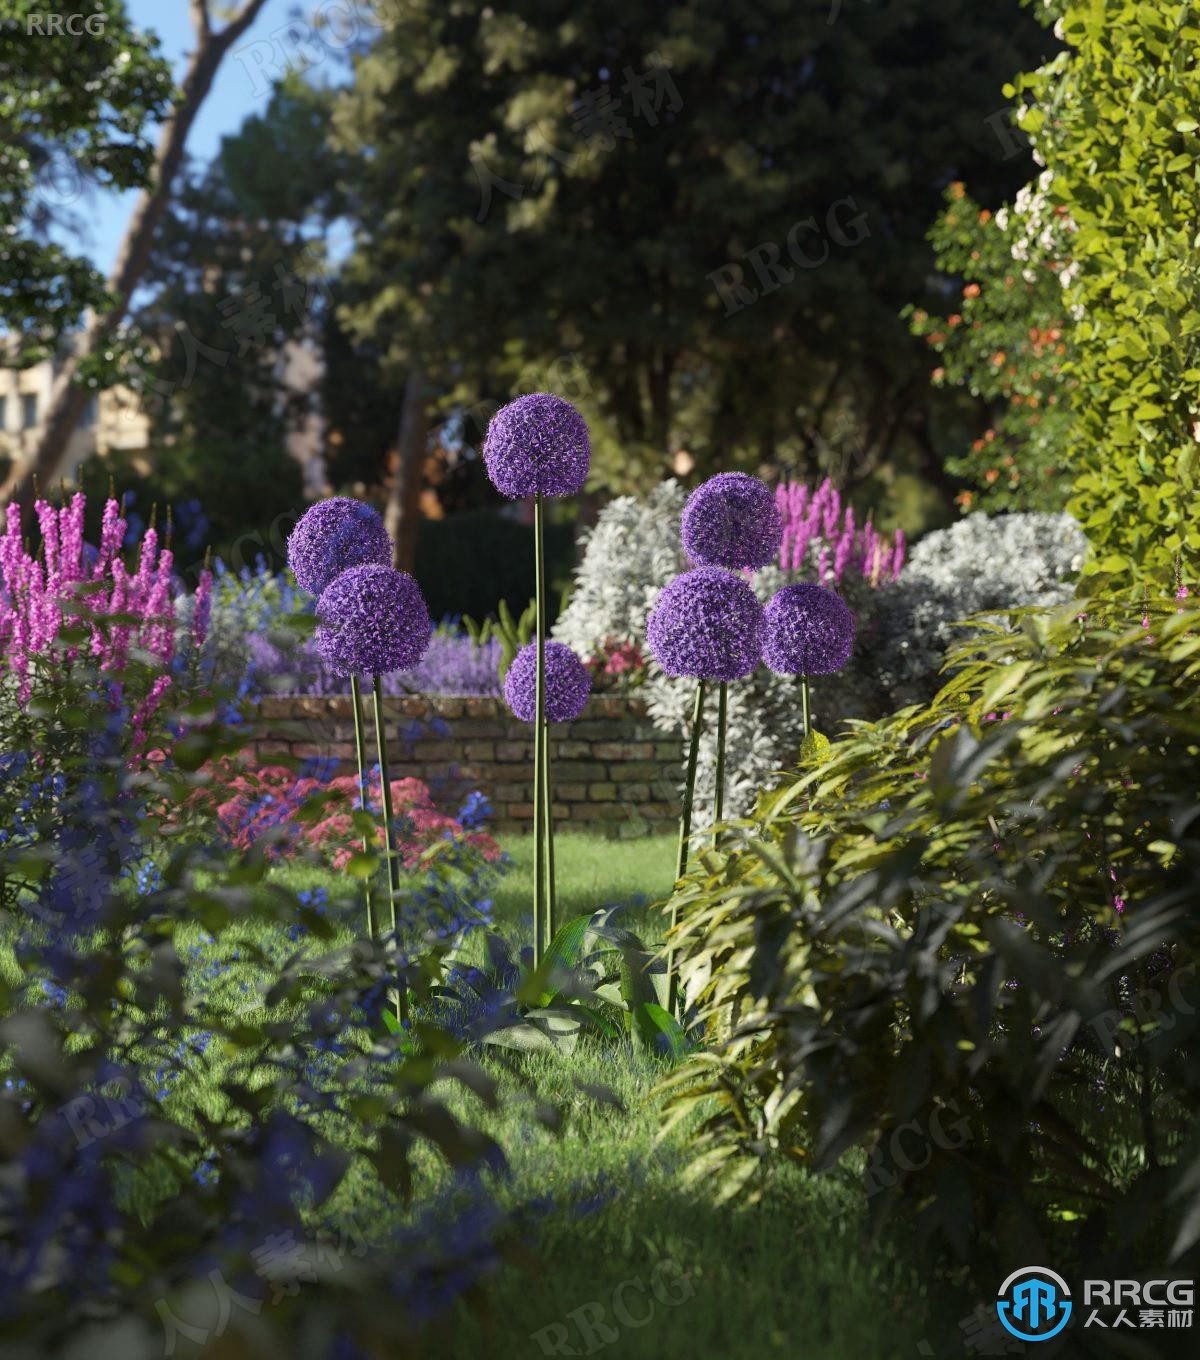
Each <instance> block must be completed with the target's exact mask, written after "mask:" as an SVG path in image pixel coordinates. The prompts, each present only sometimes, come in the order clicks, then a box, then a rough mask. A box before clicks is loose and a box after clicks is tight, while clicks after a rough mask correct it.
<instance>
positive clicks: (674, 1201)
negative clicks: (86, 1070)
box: [140, 834, 965, 1360]
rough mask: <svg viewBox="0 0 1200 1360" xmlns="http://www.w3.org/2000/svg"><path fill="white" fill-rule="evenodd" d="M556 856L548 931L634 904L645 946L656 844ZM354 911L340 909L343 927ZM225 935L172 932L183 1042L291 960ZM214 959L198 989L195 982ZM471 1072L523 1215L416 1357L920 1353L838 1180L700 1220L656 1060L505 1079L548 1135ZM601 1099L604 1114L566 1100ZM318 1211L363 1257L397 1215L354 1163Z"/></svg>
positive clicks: (894, 1253)
mask: <svg viewBox="0 0 1200 1360" xmlns="http://www.w3.org/2000/svg"><path fill="white" fill-rule="evenodd" d="M504 848H505V850H506V851H507V852H508V854H509V856H510V857H511V862H510V864H509V866H508V868H507V871H506V872H505V874H504V876H503V877H502V878H501V880H500V882H499V884H498V886H497V890H496V892H495V895H494V903H495V919H496V923H497V925H498V926H499V927H500V928H501V929H502V930H503V931H504V933H505V934H507V935H509V936H510V937H511V938H514V939H517V940H521V941H522V942H523V941H524V939H525V937H526V936H527V933H528V921H529V917H530V906H529V897H530V891H531V879H532V870H531V858H532V856H531V848H532V847H531V842H530V838H528V837H525V838H509V839H507V840H506V841H505V842H504ZM557 849H558V871H559V873H558V877H559V919H560V920H567V919H569V918H570V917H571V916H574V915H576V914H578V913H580V912H584V911H590V910H594V909H595V908H597V907H600V906H606V905H613V904H617V903H623V902H631V901H632V902H635V903H637V904H640V905H639V906H637V907H636V908H635V911H636V912H637V913H638V914H640V915H641V916H642V918H643V921H644V925H645V927H646V929H645V934H646V935H647V936H648V937H651V936H656V935H657V933H658V932H657V929H656V922H657V917H656V914H655V911H654V908H653V903H654V902H655V900H656V899H657V900H661V898H662V897H663V896H664V895H665V894H666V892H667V891H668V890H669V888H670V884H671V879H672V862H673V857H674V843H673V839H672V838H671V837H654V838H648V839H646V840H644V841H638V842H611V841H605V840H601V839H599V838H597V837H589V836H579V835H575V836H573V835H569V834H567V835H562V836H560V838H559V840H558V843H557ZM272 880H275V881H278V882H280V883H286V884H287V885H288V886H289V887H291V888H302V887H308V888H311V887H317V886H324V887H325V888H326V889H327V890H328V891H329V894H330V897H331V899H332V900H333V901H334V903H335V904H336V903H338V902H339V901H340V902H342V903H343V904H344V903H345V902H346V898H347V890H348V888H350V887H351V884H350V883H349V881H348V880H347V879H346V878H345V876H343V875H337V874H332V873H322V872H320V871H318V870H314V869H312V868H300V867H289V866H283V867H279V868H275V869H272V870H271V871H270V874H269V876H268V882H267V885H266V889H265V890H267V891H269V889H270V882H271V881H272ZM346 909H347V908H346V907H345V906H343V907H342V908H341V910H343V911H344V910H346ZM356 909H357V908H356V907H355V906H354V905H353V899H351V905H350V907H349V910H350V911H352V912H353V911H354V910H356ZM333 910H334V911H335V913H336V912H337V911H338V908H337V906H336V905H335V907H334V908H333ZM351 924H352V919H351V920H345V919H343V921H342V923H341V925H340V926H339V930H338V941H339V942H342V943H348V942H349V940H350V939H351V938H352V931H351V930H350V925H351ZM240 929H242V930H243V932H244V933H243V935H242V939H241V942H240V943H239V941H238V940H237V939H235V938H233V935H232V934H231V935H225V934H222V935H221V936H219V937H218V939H217V940H216V941H215V942H213V941H211V940H210V939H209V937H207V936H206V935H205V934H204V932H203V931H202V930H201V928H200V927H199V925H192V924H191V923H187V924H184V925H182V926H181V927H180V928H179V930H178V931H177V934H176V946H177V948H178V950H179V952H180V954H181V956H183V957H184V958H185V961H186V962H187V965H188V968H189V973H190V974H191V975H192V976H191V977H190V979H189V988H191V987H192V986H195V987H196V988H197V989H203V991H204V999H203V1001H202V1003H201V1006H200V1008H199V1011H198V1015H197V1022H198V1024H200V1025H202V1024H203V1010H204V1008H205V1007H218V1006H219V1007H229V1008H235V1009H238V1010H244V1009H246V1008H254V1007H256V1006H257V1005H258V1004H260V1003H259V1000H258V997H259V991H260V988H261V986H262V984H263V983H264V981H266V980H267V979H268V978H269V976H270V967H271V961H272V960H274V961H275V962H276V963H277V962H278V961H280V960H282V958H283V957H285V956H286V955H287V954H288V953H290V952H292V951H293V950H294V949H295V948H296V945H295V944H294V943H293V942H292V941H290V940H289V939H288V938H287V934H286V930H285V928H284V927H282V926H268V925H266V924H265V923H262V922H257V923H254V924H250V923H247V925H246V926H245V927H242V928H240ZM247 945H248V946H250V947H249V948H247V947H246V946H247ZM320 948H321V949H322V950H324V949H325V948H327V946H326V945H321V946H320ZM235 950H237V951H238V953H237V956H236V958H234V951H235ZM256 951H261V954H260V955H259V960H260V961H259V962H255V961H253V955H254V954H255V952H256ZM231 959H232V960H233V962H231V963H230V966H228V967H227V968H224V969H223V971H220V972H219V975H216V976H214V975H213V972H212V970H211V968H210V965H212V964H214V963H222V964H224V963H226V962H229V961H230V960H231ZM263 959H265V960H266V963H265V966H264V963H263V962H262V960H263ZM208 1061H209V1062H211V1063H220V1061H221V1058H220V1057H219V1056H216V1057H214V1056H213V1055H210V1057H209V1059H208ZM482 1061H483V1063H484V1064H485V1066H490V1067H491V1068H492V1069H493V1070H494V1071H496V1072H497V1073H499V1074H500V1075H501V1076H502V1085H503V1087H504V1090H505V1093H506V1095H507V1096H508V1097H509V1099H507V1100H505V1101H504V1102H503V1103H502V1104H501V1107H500V1109H499V1110H498V1111H496V1112H488V1111H483V1110H481V1109H480V1107H479V1106H478V1105H477V1104H475V1103H474V1102H473V1101H472V1100H471V1098H470V1097H467V1096H462V1097H461V1098H456V1100H455V1102H454V1103H455V1104H456V1105H458V1104H459V1103H460V1101H461V1106H462V1112H463V1113H464V1114H467V1115H469V1117H470V1118H471V1119H472V1120H473V1121H474V1122H475V1123H477V1124H479V1125H480V1126H481V1127H483V1128H485V1129H487V1130H488V1131H489V1132H491V1133H492V1134H493V1135H494V1136H495V1137H496V1139H497V1140H498V1142H499V1143H500V1145H501V1146H502V1147H503V1148H504V1150H505V1152H506V1154H507V1156H508V1160H509V1165H510V1171H509V1174H508V1176H507V1177H505V1178H503V1179H500V1180H499V1181H498V1182H497V1184H496V1186H495V1190H496V1194H497V1197H498V1199H499V1200H500V1202H501V1203H502V1204H504V1205H507V1206H509V1207H513V1208H517V1207H518V1206H528V1205H531V1204H532V1205H534V1206H535V1208H534V1210H533V1211H532V1212H531V1213H530V1214H529V1216H528V1219H527V1223H528V1226H527V1230H526V1233H525V1239H524V1241H523V1242H522V1243H521V1244H520V1247H519V1250H518V1251H517V1252H516V1254H515V1256H514V1259H513V1260H512V1261H511V1262H510V1263H509V1264H507V1265H505V1266H504V1267H503V1268H502V1269H501V1270H500V1271H499V1273H498V1274H497V1275H495V1276H494V1277H493V1278H491V1279H490V1280H489V1281H488V1282H487V1288H486V1291H485V1297H486V1300H487V1311H486V1313H485V1314H482V1315H481V1314H478V1313H475V1312H471V1311H469V1310H467V1309H466V1308H465V1307H463V1308H459V1309H457V1310H456V1311H455V1312H454V1313H453V1314H452V1315H451V1317H450V1318H449V1320H448V1321H447V1324H446V1327H447V1332H446V1334H445V1335H444V1336H442V1337H441V1338H440V1339H439V1340H438V1341H437V1343H436V1345H435V1346H434V1349H433V1350H432V1351H431V1354H433V1353H436V1354H449V1355H453V1356H464V1357H465V1356H471V1357H475V1356H478V1355H488V1356H495V1357H498V1358H499V1360H507V1357H513V1358H514V1360H516V1358H517V1357H522V1358H523V1357H530V1356H540V1355H543V1354H546V1355H550V1354H562V1355H570V1354H576V1355H584V1354H593V1353H599V1352H601V1351H607V1352H608V1353H609V1354H612V1355H614V1356H620V1357H623V1358H624V1357H628V1358H629V1360H640V1357H646V1360H649V1358H650V1357H656V1358H657V1360H662V1358H663V1357H675V1356H679V1357H683V1356H687V1357H689V1360H690V1357H692V1356H695V1355H697V1354H699V1355H701V1356H710V1355H711V1356H718V1355H719V1356H722V1357H729V1358H730V1360H757V1358H759V1357H762V1356H764V1355H773V1354H779V1355H794V1354H802V1355H803V1356H805V1357H806V1360H891V1357H896V1358H897V1360H901V1357H911V1356H914V1355H916V1354H918V1353H919V1352H918V1350H917V1346H918V1343H919V1342H920V1341H921V1340H922V1339H923V1338H924V1337H925V1336H926V1335H933V1333H932V1332H931V1329H930V1327H929V1325H928V1323H927V1322H926V1320H925V1319H926V1317H927V1313H928V1309H927V1306H926V1298H925V1291H924V1288H923V1286H922V1283H921V1281H920V1279H919V1278H918V1275H917V1270H916V1267H915V1265H914V1264H913V1262H914V1261H915V1255H914V1254H913V1253H910V1252H908V1251H907V1250H902V1249H901V1248H900V1247H898V1246H897V1244H896V1242H895V1241H894V1240H892V1241H890V1242H888V1243H886V1244H883V1245H871V1244H869V1243H868V1240H867V1235H866V1224H865V1214H864V1210H863V1203H862V1197H861V1194H860V1193H859V1192H858V1191H857V1190H856V1189H855V1188H854V1187H853V1186H852V1184H851V1181H850V1179H849V1177H848V1176H847V1177H845V1178H841V1177H839V1175H833V1176H828V1177H823V1178H817V1177H813V1176H810V1175H808V1174H806V1173H804V1172H803V1171H801V1170H799V1169H797V1168H795V1167H792V1166H781V1167H779V1168H777V1169H776V1170H774V1171H772V1172H771V1173H769V1174H768V1175H767V1176H766V1177H765V1178H764V1180H763V1182H762V1184H761V1185H760V1186H759V1187H758V1188H759V1192H760V1193H759V1198H758V1199H757V1201H756V1202H747V1203H738V1204H736V1205H718V1204H716V1203H715V1202H714V1198H713V1195H712V1193H711V1187H710V1186H709V1185H707V1184H706V1183H705V1182H704V1181H703V1180H700V1181H698V1182H691V1181H689V1180H688V1179H687V1178H686V1176H685V1169H686V1164H687V1158H686V1136H687V1132H686V1130H679V1131H676V1132H675V1133H673V1134H672V1135H671V1137H669V1138H667V1139H664V1140H660V1139H659V1138H658V1136H657V1134H658V1124H659V1103H658V1098H657V1096H656V1094H655V1086H656V1083H657V1082H658V1081H659V1080H660V1079H661V1078H662V1077H663V1075H664V1074H665V1073H666V1072H667V1071H668V1068H667V1067H666V1065H665V1062H664V1061H663V1060H659V1059H656V1058H654V1057H653V1056H649V1055H645V1054H639V1053H637V1052H634V1051H633V1050H632V1049H630V1048H628V1047H624V1046H614V1045H608V1046H604V1047H601V1046H600V1045H599V1044H596V1043H581V1045H580V1047H579V1048H578V1049H577V1050H576V1051H575V1053H573V1054H572V1055H570V1056H560V1055H542V1054H539V1055H531V1056H527V1057H525V1058H522V1059H518V1060H517V1061H518V1074H519V1076H521V1077H523V1078H524V1081H525V1082H526V1083H528V1084H529V1085H530V1086H531V1087H532V1090H533V1092H534V1093H535V1096H536V1098H537V1099H539V1100H540V1101H543V1102H547V1103H549V1104H551V1105H553V1106H555V1107H557V1108H558V1109H560V1110H561V1111H562V1112H563V1114H564V1116H565V1117H564V1121H563V1124H562V1127H561V1129H560V1130H558V1131H557V1132H552V1131H551V1130H549V1129H547V1128H546V1127H544V1125H543V1124H541V1123H539V1122H538V1121H537V1120H536V1119H534V1118H533V1117H532V1113H531V1110H530V1096H529V1094H528V1093H526V1092H525V1091H524V1090H523V1088H522V1083H521V1082H520V1081H519V1080H517V1079H516V1078H515V1077H513V1076H511V1075H509V1074H508V1072H507V1071H505V1070H504V1069H503V1068H502V1067H501V1066H500V1065H499V1064H498V1063H496V1062H495V1061H494V1060H493V1059H491V1058H489V1056H488V1054H487V1051H486V1050H485V1051H484V1053H483V1055H482ZM214 1070H217V1069H215V1068H204V1069H198V1072H197V1082H198V1083H199V1082H202V1081H205V1080H206V1081H208V1082H211V1081H212V1080H213V1072H214ZM600 1086H602V1087H605V1088H607V1089H608V1090H609V1091H611V1092H612V1093H613V1094H614V1095H615V1096H616V1098H617V1099H618V1100H619V1102H620V1104H621V1106H622V1107H623V1108H622V1109H617V1108H614V1107H613V1106H612V1105H611V1104H607V1103H603V1102H598V1101H597V1100H595V1099H594V1098H593V1096H592V1095H590V1094H587V1093H586V1092H585V1091H584V1090H583V1089H582V1088H584V1087H593V1088H594V1087H600ZM213 1094H214V1095H215V1092H214V1093H213ZM177 1098H178V1099H181V1100H190V1101H196V1102H198V1103H200V1104H204V1103H205V1100H206V1091H205V1089H203V1087H200V1088H199V1089H197V1088H193V1089H191V1090H187V1091H184V1090H180V1091H179V1092H178V1096H177ZM469 1101H470V1102H471V1103H470V1104H468V1102H469ZM417 1169H418V1171H419V1184H420V1187H421V1190H422V1191H423V1192H425V1193H428V1192H429V1191H431V1190H436V1189H437V1188H438V1186H439V1185H444V1184H445V1183H446V1173H445V1172H444V1170H442V1169H441V1167H440V1164H438V1163H436V1162H435V1161H434V1159H433V1156H432V1154H429V1153H426V1152H422V1155H421V1157H420V1158H419V1159H418V1166H417ZM140 1191H141V1192H142V1193H146V1194H153V1195H156V1196H157V1195H160V1194H169V1193H170V1188H169V1186H167V1185H165V1184H150V1183H148V1182H147V1183H146V1184H145V1185H144V1186H142V1187H140ZM328 1207H329V1210H330V1211H331V1212H332V1213H333V1214H334V1215H335V1216H336V1215H347V1214H348V1215H350V1216H352V1218H353V1220H354V1222H355V1223H356V1224H357V1225H359V1226H360V1228H361V1229H362V1230H363V1231H364V1233H365V1235H366V1236H367V1237H368V1238H369V1239H371V1238H373V1239H375V1241H376V1244H377V1245H376V1246H375V1250H381V1249H384V1248H383V1247H382V1245H381V1244H382V1241H383V1239H385V1238H386V1236H387V1233H388V1229H389V1227H390V1226H392V1225H395V1224H396V1223H397V1221H398V1219H400V1220H402V1219H403V1218H404V1216H405V1215H406V1212H407V1211H405V1210H404V1209H403V1208H401V1207H400V1206H398V1204H397V1203H396V1202H395V1201H394V1200H392V1199H390V1198H389V1197H388V1196H387V1195H386V1193H385V1192H384V1191H383V1190H382V1189H381V1188H380V1186H379V1183H378V1181H377V1180H376V1179H375V1177H374V1173H373V1172H372V1171H371V1170H370V1169H369V1167H368V1166H367V1164H366V1162H365V1159H363V1160H361V1161H358V1162H356V1163H355V1164H353V1165H352V1169H351V1172H350V1174H349V1175H348V1176H347V1178H346V1181H345V1182H344V1184H343V1186H342V1188H341V1189H340V1190H339V1192H338V1194H337V1196H336V1198H335V1201H334V1203H333V1204H332V1205H331V1206H328ZM964 1311H965V1310H964Z"/></svg>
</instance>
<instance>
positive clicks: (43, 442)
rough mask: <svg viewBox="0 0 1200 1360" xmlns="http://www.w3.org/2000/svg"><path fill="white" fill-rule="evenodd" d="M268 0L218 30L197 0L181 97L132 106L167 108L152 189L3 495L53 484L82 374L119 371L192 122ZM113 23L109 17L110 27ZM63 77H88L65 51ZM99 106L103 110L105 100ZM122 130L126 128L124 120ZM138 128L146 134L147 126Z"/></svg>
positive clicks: (81, 396)
mask: <svg viewBox="0 0 1200 1360" xmlns="http://www.w3.org/2000/svg"><path fill="white" fill-rule="evenodd" d="M265 3H266V0H244V2H243V4H242V5H241V7H240V8H239V9H237V10H236V11H235V12H234V14H233V17H232V18H231V19H230V20H229V21H228V23H226V24H225V25H224V27H223V28H221V29H219V30H217V29H214V28H213V27H212V20H211V15H210V12H209V5H208V0H189V7H190V10H191V15H192V24H193V27H194V29H195V34H196V46H195V49H194V51H193V52H192V54H191V56H190V57H189V58H188V64H187V69H186V71H185V72H184V76H183V81H182V83H181V85H180V87H179V90H178V92H177V93H176V95H175V97H174V99H173V100H172V101H171V103H170V104H169V105H166V106H164V105H162V104H161V103H160V102H155V103H154V105H153V107H151V105H150V102H149V99H148V97H147V95H142V96H141V97H140V98H138V99H135V100H133V101H132V102H128V103H127V104H126V118H127V120H130V119H132V118H133V117H135V116H136V115H137V113H138V112H139V110H141V111H143V112H144V113H145V115H146V116H149V115H151V114H153V115H155V116H158V115H160V114H161V127H160V131H159V138H158V145H157V148H156V150H155V152H154V158H153V163H152V165H151V166H149V167H148V173H147V167H146V166H145V165H144V164H143V163H142V162H141V160H140V154H141V148H140V144H139V147H138V151H139V158H138V161H137V164H138V167H139V171H140V173H139V174H138V176H137V178H136V179H134V180H133V181H131V182H133V183H139V182H140V183H144V184H145V188H144V189H143V192H142V194H141V197H140V198H139V199H138V202H137V204H136V205H135V207H134V210H133V213H132V215H131V216H130V219H129V223H128V225H127V227H126V229H125V235H124V236H123V237H122V239H121V243H120V245H119V246H118V248H117V256H116V261H115V263H114V264H113V268H112V272H111V273H110V275H109V277H108V282H107V285H106V290H105V291H106V297H105V300H104V305H102V306H97V307H96V308H95V310H94V311H93V312H92V313H91V316H90V319H89V320H88V322H87V324H86V325H85V327H84V329H83V331H82V333H81V334H80V336H79V339H78V341H77V342H76V343H75V344H73V345H72V346H71V348H70V349H69V350H67V351H66V352H65V353H64V355H63V360H62V365H61V367H60V369H59V373H58V377H57V378H56V379H55V383H54V388H53V391H52V392H51V396H50V402H49V407H48V409H47V411H46V417H45V421H44V423H43V426H42V432H41V437H40V439H39V441H38V446H37V450H36V452H35V454H34V457H33V459H32V465H31V466H29V467H16V468H14V469H13V470H12V472H11V473H10V474H9V478H8V480H7V482H6V484H5V485H4V486H3V487H2V488H0V500H9V499H11V498H12V497H13V496H14V495H16V494H17V493H18V492H20V493H21V494H22V495H23V496H25V497H26V499H27V498H28V494H29V491H30V487H31V485H32V478H33V477H36V478H38V479H39V480H40V481H41V483H42V485H48V484H50V483H51V482H52V481H53V480H54V477H55V474H56V473H57V471H58V467H59V464H60V463H61V461H62V458H63V455H64V453H65V452H66V447H67V442H68V440H69V439H70V437H71V433H72V431H73V430H74V429H75V427H76V425H78V423H79V420H80V418H81V416H82V415H83V412H84V408H85V407H86V406H87V403H88V398H89V389H88V387H87V386H86V385H84V384H83V383H82V382H80V381H79V379H80V378H81V377H90V378H93V379H96V380H97V381H100V380H102V378H103V377H104V376H105V375H109V376H111V374H112V368H111V364H110V363H109V362H108V361H107V360H106V359H105V357H104V356H105V351H106V347H107V346H109V345H110V342H111V341H112V339H113V337H114V336H115V335H116V333H117V330H118V328H119V326H120V324H121V322H122V321H123V320H124V318H125V316H126V313H127V312H128V309H129V305H130V301H131V299H132V297H133V292H134V289H135V288H136V287H137V285H138V283H139V281H140V280H141V277H142V275H143V273H144V272H145V269H146V264H147V262H148V260H149V258H150V251H151V248H152V245H153V242H154V234H155V231H156V230H157V228H158V224H159V222H160V221H161V219H162V215H163V212H164V211H165V209H166V206H167V202H168V200H169V198H170V195H171V191H172V187H173V183H174V180H175V177H176V174H177V173H178V171H179V168H180V166H181V164H182V163H183V152H184V145H185V143H186V141H187V136H188V133H189V132H190V130H191V127H192V123H193V122H194V121H195V119H196V114H197V113H198V112H199V111H200V106H201V105H202V104H203V102H204V100H205V97H206V96H207V94H208V92H209V89H210V88H211V86H212V82H213V78H214V77H215V75H216V73H217V69H218V68H219V66H220V65H221V62H222V61H223V60H224V57H225V54H226V53H227V52H228V51H229V49H230V47H232V46H233V44H234V43H235V42H236V41H237V40H238V39H239V38H240V37H241V36H242V35H243V34H244V33H245V32H246V30H247V29H248V28H249V27H250V25H251V24H252V23H253V22H254V19H255V18H256V16H257V15H258V12H259V10H261V9H262V7H263V5H264V4H265ZM19 8H21V9H28V8H31V6H29V5H27V4H26V3H25V0H20V3H19ZM117 8H118V13H119V16H120V22H119V23H118V25H117V26H116V30H115V32H119V31H120V30H121V29H122V28H124V29H125V31H126V32H128V31H129V30H128V23H127V21H126V20H125V17H124V15H125V11H124V8H123V6H118V7H117ZM107 29H108V24H107V23H106V24H105V30H106V31H107ZM10 32H11V30H10ZM130 36H131V37H132V36H134V35H132V34H131V35H130ZM37 41H38V43H39V45H40V44H41V43H43V42H45V43H55V42H59V41H61V40H60V39H59V38H49V37H48V38H45V39H41V38H39V39H38V40H37ZM72 41H75V40H72ZM91 41H92V38H91V35H87V36H86V38H85V40H84V42H85V45H86V44H87V43H90V42H91ZM27 42H29V40H27ZM137 43H138V48H139V51H140V52H141V53H142V54H143V55H142V64H143V65H146V63H147V62H148V61H149V57H150V48H148V47H147V46H146V44H145V42H144V40H137ZM29 46H30V47H32V46H33V44H32V42H29ZM124 51H125V49H124V48H121V49H119V50H118V51H117V52H115V53H114V54H113V56H112V60H113V61H114V62H116V63H117V64H118V65H124V64H126V62H125V60H124V58H123V54H124ZM30 61H36V57H32V58H31V57H30V56H29V55H28V51H27V49H25V48H23V49H22V56H21V62H20V64H19V66H18V69H19V70H20V71H21V72H22V76H21V77H20V79H21V80H24V81H27V82H28V85H29V88H31V89H32V88H33V87H34V86H35V84H36V75H34V77H33V78H32V79H31V78H30V73H29V69H28V65H27V63H29V62H30ZM158 73H159V68H158V66H157V64H155V65H154V66H153V67H149V66H148V67H147V70H146V77H147V79H149V80H153V81H154V83H155V84H157V83H158V82H157V80H156V79H155V77H156V76H157V74H158ZM58 76H59V78H60V79H62V80H64V81H67V82H71V83H80V77H81V71H80V67H79V66H76V65H73V64H72V63H71V62H70V61H69V60H67V59H66V58H65V57H64V58H63V59H62V64H61V66H60V67H59V68H58ZM27 98H28V96H27ZM98 107H101V108H103V105H98ZM77 126H78V124H72V123H70V122H68V123H67V127H68V128H70V127H77ZM117 130H118V131H121V129H120V127H119V126H118V129H117ZM138 131H139V135H140V125H139V129H138ZM109 352H111V351H109Z"/></svg>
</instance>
